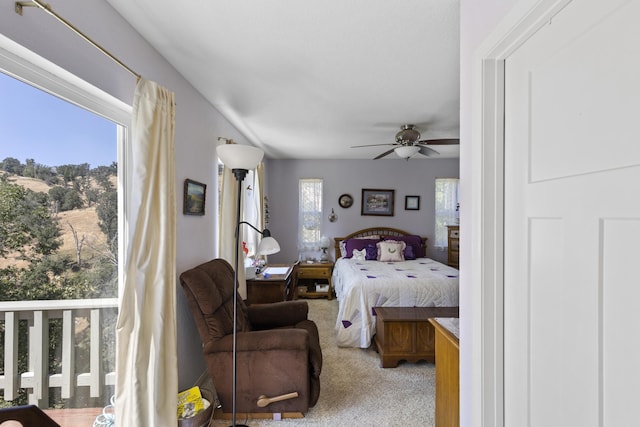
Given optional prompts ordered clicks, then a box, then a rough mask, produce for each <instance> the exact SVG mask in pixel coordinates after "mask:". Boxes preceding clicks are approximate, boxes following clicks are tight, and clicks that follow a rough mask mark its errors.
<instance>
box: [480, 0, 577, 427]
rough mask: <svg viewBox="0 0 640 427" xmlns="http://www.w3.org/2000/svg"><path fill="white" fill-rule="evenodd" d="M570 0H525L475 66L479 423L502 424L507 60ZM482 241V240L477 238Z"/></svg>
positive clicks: (489, 41)
mask: <svg viewBox="0 0 640 427" xmlns="http://www.w3.org/2000/svg"><path fill="white" fill-rule="evenodd" d="M571 1H572V0H538V1H535V0H531V1H528V0H523V1H521V2H519V3H518V4H516V5H515V6H514V8H513V10H512V11H511V12H510V13H509V14H508V15H507V16H506V17H505V19H504V20H503V21H502V23H501V24H500V25H499V26H498V27H497V29H496V31H495V32H494V33H492V34H491V35H490V36H489V37H488V38H487V39H486V40H485V42H484V43H483V44H482V45H481V47H480V48H479V49H478V51H477V53H476V55H475V57H474V61H473V64H474V65H479V66H478V67H477V69H478V72H477V73H475V74H474V76H473V78H474V81H473V88H474V93H473V99H474V101H473V105H472V110H473V114H472V119H473V123H472V143H475V142H476V141H478V142H479V143H478V146H479V152H478V151H477V150H476V149H474V148H472V153H473V154H472V168H473V172H472V176H473V181H474V183H473V184H472V185H473V187H474V188H473V192H472V194H477V195H478V196H474V197H473V198H472V201H473V202H472V215H471V218H470V220H471V221H473V225H472V232H471V241H472V242H474V243H472V245H471V246H472V248H471V255H472V256H471V260H472V263H471V277H473V278H479V280H478V281H477V280H473V281H472V282H473V285H474V286H473V297H472V300H473V307H472V308H473V309H472V312H473V314H472V316H473V317H472V321H473V325H474V326H473V335H474V336H476V337H477V336H478V335H477V334H479V336H480V338H479V339H478V338H474V341H475V342H476V343H479V344H477V345H476V344H472V360H473V362H472V363H473V364H474V365H473V367H474V369H473V372H479V374H478V375H475V376H474V378H473V380H474V381H473V384H474V385H473V390H472V396H473V397H472V408H471V414H472V419H473V420H474V423H473V424H474V425H476V421H480V422H481V423H480V424H477V425H481V426H486V427H489V426H497V427H501V426H504V298H503V296H504V274H503V273H504V257H503V254H504V235H503V231H504V182H503V177H504V156H503V154H504V99H505V96H504V95H505V94H504V88H505V74H504V64H505V61H506V59H507V58H508V57H509V56H510V55H511V54H512V53H513V52H514V50H516V49H517V48H518V47H519V46H520V45H522V43H524V42H525V41H526V40H527V39H528V38H529V37H530V36H531V34H533V33H534V32H535V31H537V30H538V29H539V28H541V27H542V26H544V25H546V24H547V23H549V22H550V21H551V20H552V19H553V17H554V16H555V15H556V14H557V13H558V12H559V11H561V10H562V9H563V8H564V7H565V6H566V5H567V4H569V3H571ZM476 242H477V243H476Z"/></svg>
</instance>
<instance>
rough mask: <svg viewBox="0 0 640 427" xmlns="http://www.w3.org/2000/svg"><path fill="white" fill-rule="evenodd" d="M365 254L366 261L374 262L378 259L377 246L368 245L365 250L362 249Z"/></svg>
mask: <svg viewBox="0 0 640 427" xmlns="http://www.w3.org/2000/svg"><path fill="white" fill-rule="evenodd" d="M364 249H365V250H366V251H367V253H366V255H365V256H364V257H365V259H366V260H367V261H375V260H377V259H378V246H377V245H374V244H372V243H370V244H368V245H367V247H366V248H364Z"/></svg>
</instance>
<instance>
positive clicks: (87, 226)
mask: <svg viewBox="0 0 640 427" xmlns="http://www.w3.org/2000/svg"><path fill="white" fill-rule="evenodd" d="M114 179H115V178H114ZM8 180H9V182H11V183H13V184H18V185H21V186H23V187H25V188H28V189H30V190H33V191H36V192H41V193H48V192H49V190H50V189H51V187H50V186H49V185H47V184H46V183H45V182H44V181H42V180H39V179H34V178H26V177H22V176H15V175H14V176H10V177H9V179H8ZM56 218H57V219H58V224H59V226H60V231H61V238H62V242H63V243H62V246H61V247H60V249H59V250H58V253H60V254H61V255H69V256H71V257H72V259H75V256H76V245H75V240H74V238H73V233H72V231H71V227H70V225H69V224H71V226H73V228H74V229H75V231H76V233H77V235H78V240H81V239H82V237H83V236H84V237H85V240H84V246H83V248H82V259H83V260H88V259H91V258H92V257H93V256H95V255H96V251H95V250H94V249H93V248H96V247H101V246H104V244H105V243H106V236H105V235H104V233H103V232H102V231H101V230H100V227H99V226H98V214H97V213H96V208H95V207H89V208H83V209H74V210H71V211H65V212H60V213H58V214H57V215H56ZM16 255H17V254H14V255H13V256H8V257H7V258H3V259H0V268H4V267H7V266H10V265H15V266H18V267H25V266H26V265H27V263H26V262H25V261H22V260H20V259H17V258H16Z"/></svg>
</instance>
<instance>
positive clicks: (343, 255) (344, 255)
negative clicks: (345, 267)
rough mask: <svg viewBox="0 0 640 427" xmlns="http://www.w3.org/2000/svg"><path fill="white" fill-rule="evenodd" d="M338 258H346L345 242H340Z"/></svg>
mask: <svg viewBox="0 0 640 427" xmlns="http://www.w3.org/2000/svg"><path fill="white" fill-rule="evenodd" d="M340 256H341V257H343V258H348V257H347V244H346V243H345V241H344V240H343V241H341V242H340Z"/></svg>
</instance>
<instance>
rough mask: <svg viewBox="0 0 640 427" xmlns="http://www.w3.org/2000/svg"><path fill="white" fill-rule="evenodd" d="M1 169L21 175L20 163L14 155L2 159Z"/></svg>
mask: <svg viewBox="0 0 640 427" xmlns="http://www.w3.org/2000/svg"><path fill="white" fill-rule="evenodd" d="M2 170H3V171H5V172H9V173H13V174H16V175H21V174H22V163H20V160H18V159H16V158H14V157H7V158H5V159H4V160H3V161H2Z"/></svg>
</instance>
